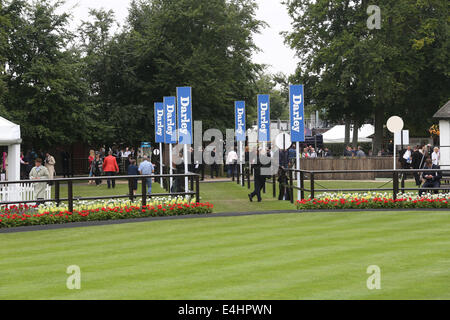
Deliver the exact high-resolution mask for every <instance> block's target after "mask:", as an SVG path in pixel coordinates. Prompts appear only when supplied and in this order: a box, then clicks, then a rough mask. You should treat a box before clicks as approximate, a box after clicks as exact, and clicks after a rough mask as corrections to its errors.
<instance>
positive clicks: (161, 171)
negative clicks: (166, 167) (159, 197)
mask: <svg viewBox="0 0 450 320" xmlns="http://www.w3.org/2000/svg"><path fill="white" fill-rule="evenodd" d="M163 173H164V172H163V154H162V143H161V142H160V143H159V174H160V175H162V174H163ZM159 183H160V184H161V187H163V184H164V183H163V177H161V178H160V180H159Z"/></svg>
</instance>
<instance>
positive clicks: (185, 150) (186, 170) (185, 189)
mask: <svg viewBox="0 0 450 320" xmlns="http://www.w3.org/2000/svg"><path fill="white" fill-rule="evenodd" d="M187 151H188V147H187V144H185V145H184V152H183V153H184V174H187V172H188V169H189V168H188V152H187ZM188 191H189V179H188V177H187V176H186V177H184V192H188Z"/></svg>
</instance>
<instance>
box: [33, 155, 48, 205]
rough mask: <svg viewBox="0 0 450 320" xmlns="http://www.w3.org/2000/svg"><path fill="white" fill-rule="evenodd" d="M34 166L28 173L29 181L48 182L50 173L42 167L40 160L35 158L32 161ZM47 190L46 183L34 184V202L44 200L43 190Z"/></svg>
mask: <svg viewBox="0 0 450 320" xmlns="http://www.w3.org/2000/svg"><path fill="white" fill-rule="evenodd" d="M34 163H35V166H34V168H33V169H31V171H30V179H31V180H48V179H50V173H49V172H48V169H47V168H46V167H44V166H43V165H42V159H41V158H36V160H35V161H34ZM46 189H47V183H46V182H42V183H34V194H35V197H36V200H44V199H45V190H46Z"/></svg>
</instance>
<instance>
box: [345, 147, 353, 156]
mask: <svg viewBox="0 0 450 320" xmlns="http://www.w3.org/2000/svg"><path fill="white" fill-rule="evenodd" d="M352 156H353V152H352V147H350V146H347V147H346V148H345V150H344V157H352Z"/></svg>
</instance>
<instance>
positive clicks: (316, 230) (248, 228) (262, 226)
mask: <svg viewBox="0 0 450 320" xmlns="http://www.w3.org/2000/svg"><path fill="white" fill-rule="evenodd" d="M312 215H313V214H308V215H306V216H304V218H305V219H302V225H300V226H298V225H295V226H292V225H290V223H289V217H288V216H286V217H284V218H283V219H282V220H281V223H280V224H278V225H277V230H279V232H280V233H285V232H286V231H287V230H290V229H292V228H294V227H295V228H300V229H302V228H303V229H306V228H307V230H308V233H311V234H315V237H321V233H322V232H327V233H328V232H330V231H336V230H339V228H342V227H343V228H344V229H347V228H348V221H347V218H346V216H340V213H331V214H323V213H320V214H319V213H318V214H317V215H318V216H317V217H313V218H314V219H315V220H316V219H318V218H320V219H321V220H323V219H325V220H327V221H328V223H327V224H321V223H320V222H319V223H317V221H316V223H315V225H314V226H313V227H312V226H309V225H308V224H307V221H306V220H307V219H308V218H310V217H312ZM322 215H323V216H322ZM386 218H387V221H388V222H389V227H390V228H392V227H393V226H395V225H396V223H398V222H401V225H403V226H404V225H405V223H406V221H404V220H405V219H404V217H402V215H401V213H400V214H390V215H389V216H387V217H386ZM428 218H430V219H432V216H431V215H429V216H428ZM333 219H334V220H335V222H334V223H331V222H333ZM397 219H403V220H399V221H398V222H396V221H395V220H397ZM260 220H261V223H259V224H254V225H248V224H242V223H234V221H233V219H229V220H226V219H224V220H222V221H221V222H222V223H229V224H230V225H226V224H225V225H224V227H227V228H221V229H219V230H215V229H214V227H211V225H212V226H214V225H215V223H214V222H213V221H211V223H205V224H202V223H201V222H199V223H200V225H198V223H197V224H196V239H197V240H198V241H194V243H192V244H191V243H187V244H186V246H190V247H191V249H192V250H195V243H197V242H198V243H200V244H201V243H202V241H204V240H211V239H212V238H214V237H219V238H220V237H225V236H227V235H233V234H235V233H241V234H245V241H246V243H248V240H250V238H251V237H252V234H256V235H257V236H258V235H259V234H261V233H264V232H266V230H271V229H272V228H273V225H272V224H270V225H267V224H266V223H265V219H260ZM374 220H375V221H374ZM374 223H376V224H384V223H383V221H381V220H380V219H379V217H378V216H377V214H373V213H366V214H359V215H358V216H355V217H354V219H353V225H354V227H355V229H356V227H358V228H357V229H358V230H359V231H360V232H361V233H363V232H366V230H368V231H372V229H373V228H372V226H373V225H374ZM411 224H415V222H414V221H412V222H411ZM422 225H423V223H422ZM189 226H190V227H191V224H190V225H189ZM129 227H130V228H131V226H129ZM377 227H378V226H377ZM211 228H213V230H212V229H211ZM384 228H386V227H385V226H384ZM90 229H91V228H86V229H84V230H81V229H80V231H85V232H86V233H87V234H86V235H84V236H83V237H82V238H83V239H81V240H80V241H81V242H80V243H73V241H74V239H72V238H68V239H66V241H56V242H55V241H54V240H51V241H50V242H46V239H44V240H43V241H40V242H39V243H35V244H31V245H30V246H29V248H28V249H27V250H25V249H23V250H20V248H16V247H15V246H12V247H10V249H9V250H8V248H3V249H4V252H3V253H4V254H7V255H10V254H11V253H13V252H14V254H17V256H18V259H20V256H21V255H22V254H27V255H28V256H30V257H32V256H35V255H36V256H39V258H41V259H42V260H43V261H46V260H47V259H49V258H52V257H51V256H47V254H50V255H54V254H58V251H59V250H62V251H65V250H68V247H69V248H70V250H71V254H75V253H76V252H77V251H80V252H83V249H77V248H79V247H81V246H80V245H81V244H82V245H83V246H88V247H91V246H92V249H91V251H92V250H93V252H92V253H108V250H110V251H111V253H113V252H115V251H116V250H117V248H112V249H108V247H110V245H112V244H117V243H122V245H121V246H122V247H123V248H122V250H124V251H125V250H126V249H130V248H133V249H142V248H141V247H139V244H140V243H141V240H143V241H145V243H144V244H143V245H142V247H145V246H148V245H153V246H160V245H161V244H165V245H180V246H182V245H183V243H185V239H184V232H185V231H186V230H185V228H184V224H183V223H179V224H178V226H175V225H174V226H172V228H169V230H166V232H170V233H175V234H174V235H172V236H171V237H170V238H169V239H167V237H161V233H159V232H158V230H157V229H156V230H155V228H153V229H152V234H151V236H150V238H149V234H148V233H147V229H146V228H140V230H135V231H133V238H134V239H135V240H136V241H135V242H128V241H125V240H127V239H128V238H129V235H128V234H127V230H124V231H123V232H115V231H114V230H112V231H111V232H110V233H108V234H107V237H106V238H105V239H101V243H102V244H104V246H99V242H98V239H95V240H89V239H90V238H92V234H93V233H95V232H91V231H92V230H90ZM125 229H129V228H125ZM375 229H377V228H375ZM296 230H297V229H296ZM383 230H384V229H383ZM211 231H213V232H214V235H213V237H212V238H211ZM52 232H57V231H51V233H52ZM375 232H377V231H375ZM66 233H69V234H70V231H64V234H66ZM83 233H84V232H83ZM302 235H305V233H304V232H302ZM257 241H258V242H259V241H260V239H259V238H258V239H257ZM224 245H226V243H225V244H224ZM192 246H193V247H192ZM96 250H98V252H96ZM199 250H203V248H200V249H199ZM9 261H10V262H14V261H13V258H12V257H11V256H10V259H9ZM5 262H6V261H5ZM5 262H4V261H0V266H3V267H8V266H5V265H3V264H4V263H5Z"/></svg>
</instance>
